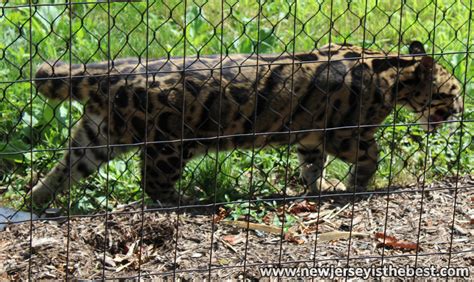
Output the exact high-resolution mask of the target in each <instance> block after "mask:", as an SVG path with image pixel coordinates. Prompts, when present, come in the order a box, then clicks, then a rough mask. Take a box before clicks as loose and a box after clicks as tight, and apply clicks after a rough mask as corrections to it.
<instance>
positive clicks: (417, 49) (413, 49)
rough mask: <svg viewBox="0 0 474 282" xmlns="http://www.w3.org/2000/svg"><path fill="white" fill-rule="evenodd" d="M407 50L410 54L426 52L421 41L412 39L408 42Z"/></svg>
mask: <svg viewBox="0 0 474 282" xmlns="http://www.w3.org/2000/svg"><path fill="white" fill-rule="evenodd" d="M408 50H409V51H410V54H412V55H418V54H426V51H425V47H424V46H423V43H421V42H420V41H413V42H412V43H411V44H410V47H408Z"/></svg>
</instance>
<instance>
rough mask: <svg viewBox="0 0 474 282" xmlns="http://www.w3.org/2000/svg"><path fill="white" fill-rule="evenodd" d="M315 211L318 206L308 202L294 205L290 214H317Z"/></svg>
mask: <svg viewBox="0 0 474 282" xmlns="http://www.w3.org/2000/svg"><path fill="white" fill-rule="evenodd" d="M315 211H316V204H315V203H311V202H308V201H306V200H304V201H301V202H297V203H295V204H293V205H292V206H291V207H290V209H289V212H290V213H292V214H299V213H303V212H315Z"/></svg>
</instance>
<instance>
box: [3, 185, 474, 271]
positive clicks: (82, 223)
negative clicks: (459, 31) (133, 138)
mask: <svg viewBox="0 0 474 282" xmlns="http://www.w3.org/2000/svg"><path fill="white" fill-rule="evenodd" d="M473 188H474V177H473V176H467V177H464V178H462V179H460V180H458V181H457V185H456V181H454V180H452V179H447V180H445V181H443V182H438V183H434V184H432V185H430V186H429V187H425V189H424V191H423V192H422V191H421V190H420V187H417V186H416V185H412V186H411V187H403V188H397V189H391V191H390V192H391V193H390V195H388V194H387V193H374V194H371V195H368V196H363V197H353V196H352V195H347V196H341V195H339V196H328V197H323V198H321V201H319V199H318V198H313V199H311V200H308V201H301V200H300V201H296V202H288V203H286V205H283V204H282V205H281V206H280V208H278V209H276V210H275V211H269V212H268V214H267V215H265V216H264V217H263V223H258V222H252V223H247V222H245V221H242V220H240V221H231V220H230V219H229V218H225V219H224V217H225V216H226V214H225V213H229V212H230V213H232V211H231V210H227V211H223V210H222V209H221V210H220V211H218V212H217V213H216V214H218V215H217V216H216V215H215V214H212V213H211V212H209V209H204V211H203V210H202V209H201V210H199V209H196V210H194V211H192V212H190V211H188V210H186V211H183V210H180V211H178V212H177V211H173V212H164V211H159V212H158V211H156V210H151V209H150V210H145V212H144V213H142V212H141V210H140V209H130V208H129V209H127V210H121V211H115V212H112V213H108V214H107V216H106V215H94V216H75V217H70V218H69V220H67V218H66V219H63V220H55V221H45V220H37V221H32V222H24V223H19V224H12V225H9V226H8V227H7V228H6V229H5V231H1V232H0V279H28V278H31V279H64V278H68V279H71V278H86V279H102V278H119V277H138V276H139V275H140V277H144V278H145V277H146V278H158V277H161V278H163V277H167V278H173V277H175V278H177V277H179V278H183V279H190V278H208V277H209V275H211V277H212V278H242V277H244V275H245V277H247V278H259V277H260V276H261V275H260V273H259V268H260V267H263V266H275V265H281V266H288V267H289V266H298V267H311V266H314V265H315V266H329V265H334V266H346V265H349V266H361V267H368V266H372V265H382V264H392V265H393V266H405V265H410V266H415V265H416V266H431V265H434V266H436V267H445V266H448V265H449V266H453V267H468V268H469V269H470V271H471V273H474V244H473V241H472V240H473V235H474V230H473V227H474V222H473V219H474V212H473V211H474V189H473ZM382 192H383V191H382ZM282 213H291V214H292V215H293V219H294V223H293V224H292V226H291V227H290V228H288V229H287V230H284V232H283V231H281V229H280V228H277V227H276V226H273V225H272V222H274V220H273V217H281V216H282ZM242 222H243V225H242ZM247 226H248V227H249V229H247ZM30 234H31V236H30ZM282 234H283V236H282ZM384 236H385V237H384ZM349 237H350V238H349Z"/></svg>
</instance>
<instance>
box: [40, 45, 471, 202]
mask: <svg viewBox="0 0 474 282" xmlns="http://www.w3.org/2000/svg"><path fill="white" fill-rule="evenodd" d="M409 49H410V54H411V56H401V57H400V56H396V54H386V53H383V52H374V51H370V50H364V49H362V48H361V47H357V46H350V45H344V46H342V45H330V46H326V47H324V48H322V49H319V50H316V51H314V52H311V53H302V54H296V55H294V56H293V55H283V56H271V55H263V56H260V57H259V58H258V60H257V57H256V56H250V57H248V56H244V55H232V56H227V57H224V58H223V61H222V64H221V63H220V62H221V57H220V56H210V57H200V58H185V59H183V58H172V59H169V60H166V59H159V60H151V61H148V62H147V63H146V62H144V61H139V60H136V59H125V60H119V61H115V62H101V63H97V64H87V65H68V64H64V63H54V64H50V63H45V64H43V65H42V66H41V67H40V68H39V69H38V71H37V73H36V85H37V88H38V90H39V91H40V92H41V93H42V94H43V95H45V96H47V97H49V98H53V99H59V100H61V101H65V100H68V99H69V95H70V93H71V94H72V99H75V100H79V101H82V102H84V103H85V110H84V115H83V118H82V119H81V121H80V122H79V123H78V125H76V126H75V128H74V134H73V137H72V148H71V152H72V154H71V155H70V156H69V153H68V152H69V151H68V152H66V154H65V156H64V158H63V160H62V161H60V162H59V163H58V164H57V165H56V166H55V168H54V169H53V170H52V171H51V172H50V173H48V175H47V176H46V177H45V178H44V179H43V180H41V181H40V182H39V183H38V184H37V185H36V186H35V187H34V188H33V192H32V194H33V199H34V202H35V203H38V204H40V203H44V202H47V201H48V200H50V199H51V198H52V196H53V195H54V194H55V193H57V192H59V191H61V190H62V188H63V187H64V186H66V185H67V183H68V181H66V180H67V178H68V176H69V174H70V175H72V180H73V181H78V180H80V179H81V178H83V177H86V176H89V175H90V174H92V173H93V172H94V171H96V170H97V167H98V166H99V165H100V164H101V163H104V162H107V161H108V160H110V159H112V158H113V157H114V156H116V155H117V154H119V153H121V152H123V151H125V150H127V149H128V148H130V147H125V146H114V145H116V144H134V143H141V142H145V141H146V142H152V143H150V144H148V145H147V148H146V154H145V153H143V154H142V155H143V156H142V159H145V158H147V160H146V162H144V163H146V166H147V167H146V173H147V175H146V177H145V178H144V179H146V183H143V186H144V188H145V191H146V193H147V194H148V195H149V196H150V197H151V198H152V199H155V200H165V201H167V200H168V201H170V200H171V201H174V200H176V192H175V189H174V187H173V185H174V183H175V182H176V181H177V180H178V179H179V178H180V171H181V168H182V167H183V166H184V165H185V163H186V162H187V161H188V160H190V159H191V158H192V157H193V156H195V155H197V154H200V153H202V152H203V151H205V150H208V149H209V148H215V147H216V145H217V143H219V148H220V149H221V150H224V149H232V148H234V147H239V148H250V147H252V146H264V145H266V144H269V143H273V144H288V142H290V143H292V144H297V146H298V148H297V151H298V158H299V160H300V163H301V176H302V178H303V180H304V182H305V183H306V184H307V185H308V186H309V187H310V188H311V190H312V191H315V190H317V189H319V188H321V187H320V186H321V185H322V184H321V183H324V182H323V181H320V178H321V176H322V175H323V168H324V164H325V161H326V157H327V155H326V154H327V153H329V154H332V155H335V156H337V157H338V158H340V159H342V160H344V161H347V162H349V163H353V164H354V163H357V164H358V165H357V173H356V175H354V174H353V173H352V174H353V175H352V179H351V180H350V187H353V188H357V189H363V188H364V187H365V186H366V185H367V184H368V182H369V180H370V178H371V177H372V175H373V174H374V172H375V171H376V168H377V159H378V151H379V149H378V147H377V143H376V141H375V139H374V133H375V131H376V129H377V126H379V125H380V124H381V123H382V122H383V121H384V119H385V118H386V117H387V115H388V114H389V113H390V112H391V111H392V109H393V108H394V106H395V105H396V104H402V105H404V106H407V107H409V108H411V109H412V110H413V111H414V112H416V113H418V114H419V115H420V116H421V117H422V119H424V121H429V122H428V124H427V125H426V126H425V127H426V128H427V129H428V130H432V129H434V128H435V127H436V126H437V125H438V124H439V122H441V121H444V120H446V119H447V118H448V117H450V116H451V115H452V114H454V113H458V112H460V111H462V107H463V105H462V100H461V98H460V92H461V86H460V84H459V82H458V81H457V80H456V79H455V78H454V77H453V76H452V75H451V74H450V73H449V72H448V71H447V70H446V69H444V68H443V67H442V66H441V65H439V64H438V63H436V62H435V61H434V60H433V58H431V57H430V56H427V55H426V54H425V51H424V49H423V45H422V44H421V43H419V42H413V43H412V44H411V45H410V48H409ZM183 63H185V71H183ZM145 66H147V67H145ZM108 68H110V76H109V75H108V72H109V70H108ZM256 93H257V95H256ZM145 119H146V120H145ZM341 127H342V129H341ZM336 128H339V129H337V130H336ZM288 131H294V132H296V133H291V134H288ZM276 132H280V134H272V133H276ZM282 133H286V134H282ZM242 134H244V135H242ZM107 135H109V137H107ZM145 136H146V140H145ZM216 136H219V137H220V138H215V137H216ZM324 136H325V137H324ZM195 138H198V139H199V140H198V141H196V140H192V139H195ZM182 139H184V141H183V140H182ZM324 139H325V140H326V142H325V145H323V140H324ZM182 141H183V142H182ZM107 142H109V144H111V149H112V152H111V153H110V154H109V155H108V154H107V146H106V145H107ZM91 146H92V147H94V146H95V148H87V149H85V148H86V147H91ZM323 147H324V151H323ZM69 161H71V163H69ZM69 168H70V169H71V171H69Z"/></svg>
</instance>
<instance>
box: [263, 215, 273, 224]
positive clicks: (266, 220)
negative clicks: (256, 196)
mask: <svg viewBox="0 0 474 282" xmlns="http://www.w3.org/2000/svg"><path fill="white" fill-rule="evenodd" d="M274 216H275V215H274V214H273V213H272V212H269V213H267V214H266V215H265V216H264V217H263V218H262V221H263V222H264V223H265V224H267V225H270V224H272V222H273V217H274Z"/></svg>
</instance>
